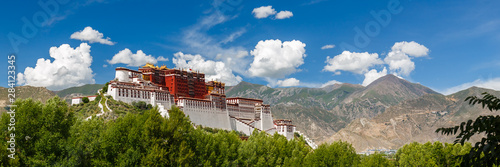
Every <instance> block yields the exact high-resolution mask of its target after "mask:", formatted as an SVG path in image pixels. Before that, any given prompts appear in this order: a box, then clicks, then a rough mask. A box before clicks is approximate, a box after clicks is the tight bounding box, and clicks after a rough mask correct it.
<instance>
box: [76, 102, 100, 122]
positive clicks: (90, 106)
mask: <svg viewBox="0 0 500 167" xmlns="http://www.w3.org/2000/svg"><path fill="white" fill-rule="evenodd" d="M98 103H99V102H98V101H96V100H94V101H90V102H88V103H80V104H76V105H72V106H71V107H70V108H71V109H73V111H75V113H76V116H77V117H80V118H87V117H89V116H91V115H94V114H99V113H101V108H99V105H98Z"/></svg>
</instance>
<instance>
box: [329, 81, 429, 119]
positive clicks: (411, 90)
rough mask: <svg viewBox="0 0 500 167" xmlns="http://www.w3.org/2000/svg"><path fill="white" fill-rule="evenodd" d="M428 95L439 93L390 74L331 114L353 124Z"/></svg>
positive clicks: (340, 105)
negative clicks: (391, 107)
mask: <svg viewBox="0 0 500 167" xmlns="http://www.w3.org/2000/svg"><path fill="white" fill-rule="evenodd" d="M426 94H438V93H437V92H435V91H433V90H432V89H429V88H427V87H425V86H422V85H420V84H415V83H411V82H408V81H406V80H404V79H400V78H398V77H396V76H394V75H392V74H389V75H386V76H384V77H381V78H379V79H377V80H375V81H374V82H372V83H371V84H370V85H368V86H367V87H365V88H363V89H360V90H358V91H356V92H354V93H352V94H351V95H349V96H348V97H347V98H345V99H344V100H343V101H342V102H341V103H340V104H339V105H337V106H335V107H334V108H333V109H332V110H331V112H333V113H334V114H335V115H336V116H339V117H340V118H341V119H342V120H344V121H345V122H351V121H352V120H354V119H357V118H372V117H374V116H377V115H379V114H381V113H383V112H385V110H386V108H388V107H390V106H393V105H396V104H398V103H400V102H401V101H404V100H410V99H416V98H419V97H421V96H423V95H426Z"/></svg>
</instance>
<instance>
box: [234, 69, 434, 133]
mask: <svg viewBox="0 0 500 167" xmlns="http://www.w3.org/2000/svg"><path fill="white" fill-rule="evenodd" d="M226 92H227V93H226V94H227V96H228V97H234V96H240V97H249V98H260V99H263V100H264V102H265V103H267V104H271V106H272V112H273V114H274V116H275V118H279V119H281V118H285V119H291V120H292V121H293V122H294V124H295V125H297V129H298V130H299V131H302V132H304V133H306V134H307V135H308V136H309V137H311V138H312V139H313V140H315V141H321V140H324V139H326V138H327V137H329V136H331V135H333V134H334V133H335V132H337V131H339V130H340V129H342V128H344V127H346V126H347V125H348V124H349V123H350V122H351V121H353V120H355V119H358V118H372V117H375V116H377V115H378V114H381V113H384V111H385V110H386V108H388V107H390V106H392V105H396V104H398V103H399V102H401V101H404V100H409V99H416V98H419V97H421V96H423V95H426V94H438V93H437V92H435V91H433V90H431V89H429V88H427V87H424V86H422V85H420V84H415V83H410V82H408V81H406V80H403V79H400V78H398V77H396V76H394V75H386V76H384V77H381V78H379V79H378V80H376V81H374V82H373V83H371V84H370V85H368V86H367V87H363V86H361V85H353V84H347V83H343V84H335V85H330V86H327V87H324V88H270V87H267V86H263V85H257V84H251V83H248V82H241V83H240V84H238V85H236V86H233V87H229V88H228V89H227V91H226Z"/></svg>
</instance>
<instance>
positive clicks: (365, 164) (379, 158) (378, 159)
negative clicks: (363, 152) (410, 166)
mask: <svg viewBox="0 0 500 167" xmlns="http://www.w3.org/2000/svg"><path fill="white" fill-rule="evenodd" d="M359 166H360V167H378V166H380V167H386V166H394V164H393V163H391V161H389V160H388V159H387V158H385V157H384V154H380V153H378V152H377V153H375V154H371V155H368V156H362V157H361V162H360V164H359Z"/></svg>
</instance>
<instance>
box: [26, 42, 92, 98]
mask: <svg viewBox="0 0 500 167" xmlns="http://www.w3.org/2000/svg"><path fill="white" fill-rule="evenodd" d="M49 53H50V57H52V58H53V59H54V61H52V62H51V61H50V60H49V59H44V58H40V59H38V61H37V63H36V66H35V68H32V67H26V69H25V70H24V73H18V74H17V77H18V83H19V84H20V85H22V84H26V85H31V86H38V87H47V89H50V90H61V89H65V88H69V87H73V86H81V85H84V84H93V83H95V80H94V79H93V77H94V74H93V72H92V69H91V68H90V65H91V64H92V56H90V46H89V45H88V44H87V43H81V44H80V46H79V47H76V48H74V49H73V48H71V46H70V45H68V44H62V45H61V46H59V47H55V46H54V47H51V48H50V51H49Z"/></svg>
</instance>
